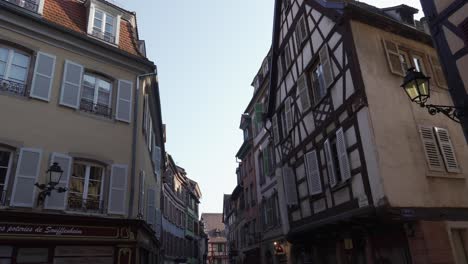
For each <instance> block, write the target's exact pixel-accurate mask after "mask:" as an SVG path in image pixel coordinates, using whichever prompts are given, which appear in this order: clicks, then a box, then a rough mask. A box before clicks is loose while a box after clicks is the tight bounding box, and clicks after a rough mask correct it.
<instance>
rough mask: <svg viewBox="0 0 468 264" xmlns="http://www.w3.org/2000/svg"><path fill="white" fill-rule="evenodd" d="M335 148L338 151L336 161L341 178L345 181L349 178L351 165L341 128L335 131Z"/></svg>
mask: <svg viewBox="0 0 468 264" xmlns="http://www.w3.org/2000/svg"><path fill="white" fill-rule="evenodd" d="M336 150H337V152H338V162H339V163H340V174H341V180H343V181H346V180H348V179H350V178H351V167H350V164H349V158H348V150H347V147H346V139H345V136H344V132H343V128H340V129H338V131H336Z"/></svg>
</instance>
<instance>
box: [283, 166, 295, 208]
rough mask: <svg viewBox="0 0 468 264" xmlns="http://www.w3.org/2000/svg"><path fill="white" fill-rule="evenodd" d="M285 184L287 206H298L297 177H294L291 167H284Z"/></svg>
mask: <svg viewBox="0 0 468 264" xmlns="http://www.w3.org/2000/svg"><path fill="white" fill-rule="evenodd" d="M283 183H284V191H285V194H286V204H287V205H289V206H294V205H297V204H298V201H297V190H296V176H295V175H294V171H293V169H292V168H291V167H289V166H285V167H283Z"/></svg>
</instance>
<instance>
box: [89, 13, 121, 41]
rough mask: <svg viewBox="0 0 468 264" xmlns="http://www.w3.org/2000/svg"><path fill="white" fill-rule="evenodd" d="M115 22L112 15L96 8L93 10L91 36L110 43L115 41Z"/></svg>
mask: <svg viewBox="0 0 468 264" xmlns="http://www.w3.org/2000/svg"><path fill="white" fill-rule="evenodd" d="M115 22H116V19H115V17H114V16H112V15H110V14H107V13H105V12H103V11H101V10H98V9H96V10H95V11H94V21H93V33H92V34H93V36H95V37H98V38H100V39H102V40H104V41H107V42H110V43H115V35H116V32H115V28H116V26H115Z"/></svg>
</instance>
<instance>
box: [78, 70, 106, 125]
mask: <svg viewBox="0 0 468 264" xmlns="http://www.w3.org/2000/svg"><path fill="white" fill-rule="evenodd" d="M111 105H112V81H111V80H110V79H109V78H107V77H104V76H101V75H98V74H94V73H89V72H85V74H84V76H83V87H82V90H81V101H80V109H81V110H83V111H86V112H92V113H95V114H96V115H101V116H105V117H109V118H110V117H111V115H112V108H111Z"/></svg>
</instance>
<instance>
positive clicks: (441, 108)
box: [421, 104, 468, 123]
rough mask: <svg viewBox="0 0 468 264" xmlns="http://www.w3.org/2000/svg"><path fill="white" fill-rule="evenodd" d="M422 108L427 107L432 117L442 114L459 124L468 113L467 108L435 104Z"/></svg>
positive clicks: (423, 105)
mask: <svg viewBox="0 0 468 264" xmlns="http://www.w3.org/2000/svg"><path fill="white" fill-rule="evenodd" d="M421 107H425V108H426V109H427V111H428V112H429V114H431V115H436V114H438V113H441V114H443V115H445V116H447V117H448V118H450V119H451V120H453V121H455V122H457V123H460V118H461V117H463V116H465V115H466V114H467V113H468V110H467V107H458V106H450V105H434V104H421Z"/></svg>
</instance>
